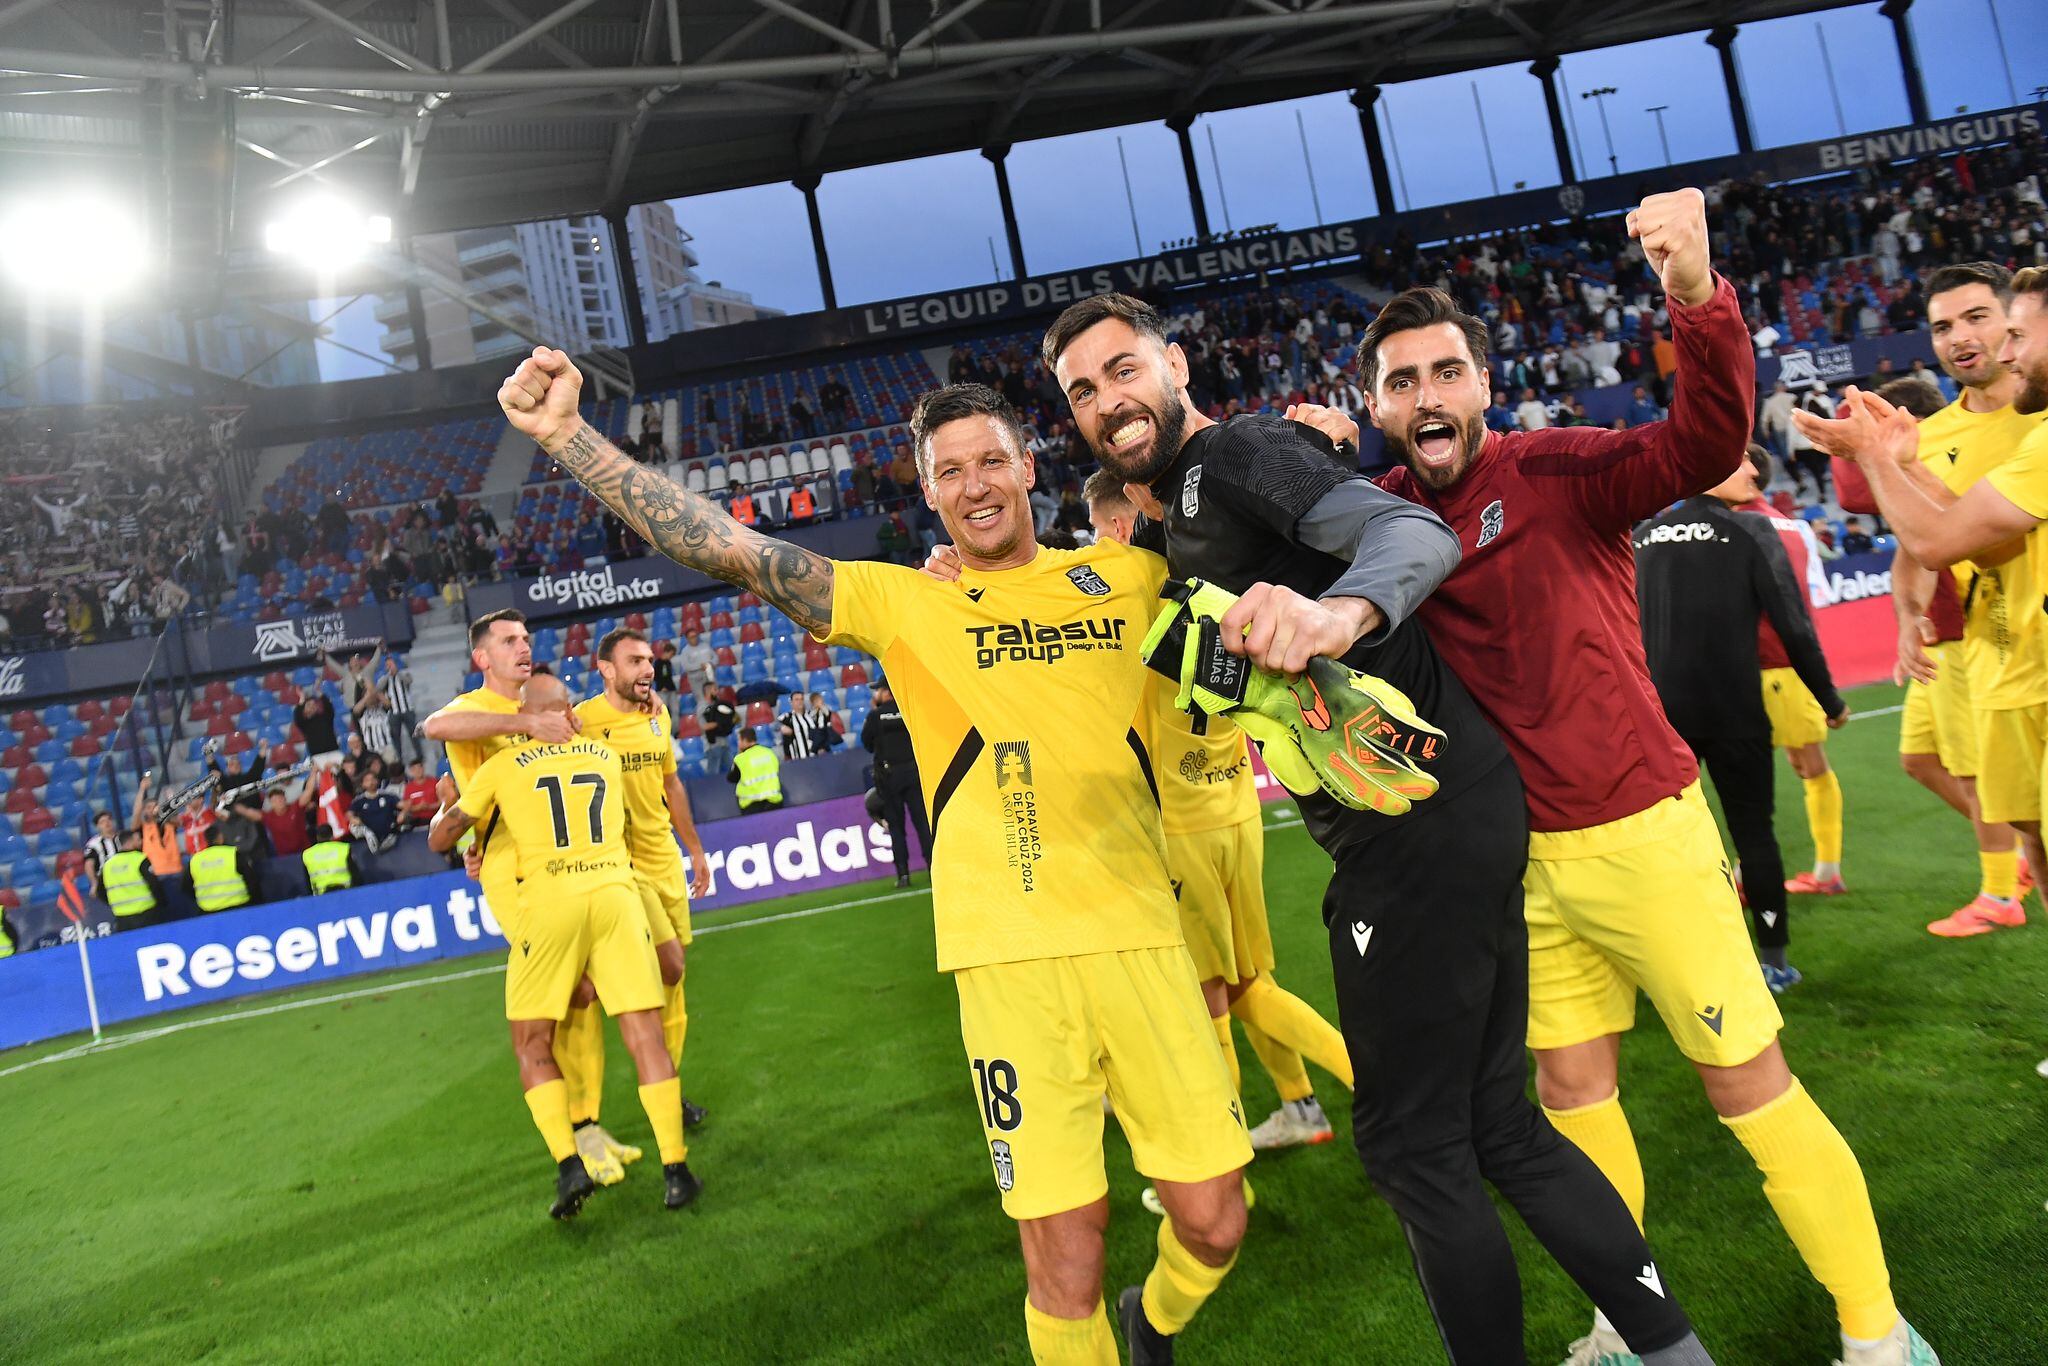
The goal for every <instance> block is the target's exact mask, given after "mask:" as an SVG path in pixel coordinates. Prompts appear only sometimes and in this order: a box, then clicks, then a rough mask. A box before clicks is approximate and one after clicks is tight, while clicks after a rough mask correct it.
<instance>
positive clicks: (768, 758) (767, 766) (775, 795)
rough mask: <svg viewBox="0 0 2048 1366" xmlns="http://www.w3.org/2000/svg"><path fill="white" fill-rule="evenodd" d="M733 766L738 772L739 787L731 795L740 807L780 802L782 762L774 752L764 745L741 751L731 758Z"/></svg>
mask: <svg viewBox="0 0 2048 1366" xmlns="http://www.w3.org/2000/svg"><path fill="white" fill-rule="evenodd" d="M733 764H734V766H735V767H737V768H738V769H739V771H740V781H739V787H738V788H737V790H736V791H735V792H734V794H733V795H734V796H736V797H737V798H739V803H740V805H741V806H752V805H753V804H754V803H755V802H777V801H781V800H782V761H781V760H780V759H778V758H776V757H775V751H774V750H772V749H770V748H768V746H766V745H755V746H754V747H753V748H751V749H743V750H741V751H740V752H739V753H738V754H737V755H735V756H734V757H733Z"/></svg>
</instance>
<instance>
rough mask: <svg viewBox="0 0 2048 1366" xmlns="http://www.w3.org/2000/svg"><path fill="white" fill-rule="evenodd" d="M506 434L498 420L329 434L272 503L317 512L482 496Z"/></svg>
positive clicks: (277, 488) (273, 491)
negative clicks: (446, 494) (448, 494)
mask: <svg viewBox="0 0 2048 1366" xmlns="http://www.w3.org/2000/svg"><path fill="white" fill-rule="evenodd" d="M504 431H505V427H504V423H503V421H502V420H500V419H499V418H498V417H497V416H496V415H495V414H493V415H489V416H484V417H471V418H461V419H458V420H454V421H449V422H439V423H436V424H434V425H433V426H431V427H426V428H421V429H415V428H410V427H406V428H394V429H392V430H388V431H381V432H365V433H363V434H361V435H357V436H323V437H321V438H319V439H318V440H316V441H314V442H312V443H311V444H310V445H308V446H307V447H306V449H305V451H304V453H302V454H301V455H300V456H299V458H298V459H297V460H296V461H294V462H293V463H292V465H291V467H290V468H289V469H287V470H286V471H285V473H284V474H283V475H282V476H280V477H279V478H278V480H277V481H276V482H275V483H273V484H272V485H271V486H270V487H269V488H267V489H265V490H264V493H263V501H264V505H265V506H266V507H269V508H270V509H271V510H272V511H282V510H283V509H285V508H297V509H298V510H299V511H301V512H305V513H309V514H310V513H312V512H314V511H316V510H317V509H318V508H319V507H320V505H321V504H322V503H324V502H326V501H327V500H328V499H329V498H333V499H335V500H336V501H337V502H339V503H340V504H341V505H342V506H343V507H344V508H372V507H387V506H391V505H394V504H406V503H419V502H424V501H426V500H428V499H431V498H436V497H439V496H440V494H441V493H442V492H443V491H444V490H452V491H454V492H456V493H475V492H476V491H477V490H478V489H479V488H481V487H482V486H483V480H484V472H485V470H487V469H488V468H489V467H490V463H491V456H492V455H493V453H495V452H496V450H497V449H498V441H499V439H500V438H501V437H502V436H503V435H504Z"/></svg>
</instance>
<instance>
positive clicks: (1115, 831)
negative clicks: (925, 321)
mask: <svg viewBox="0 0 2048 1366" xmlns="http://www.w3.org/2000/svg"><path fill="white" fill-rule="evenodd" d="M581 388H582V376H581V375H580V374H578V373H577V371H576V368H575V367H574V365H572V364H571V363H570V360H569V358H568V356H567V355H565V354H563V353H562V352H560V351H557V350H552V349H549V348H537V349H536V350H535V352H534V353H533V355H532V356H531V357H529V358H528V359H526V360H524V361H522V362H521V363H520V365H519V367H518V370H517V371H516V372H515V373H514V374H513V375H512V376H511V377H510V378H509V379H508V380H506V382H505V383H504V385H502V386H501V387H500V389H499V391H498V402H499V405H500V406H501V407H502V408H503V409H504V410H505V413H506V416H507V418H508V419H509V420H510V421H511V423H512V425H513V426H514V427H515V428H516V429H517V430H519V431H521V432H523V433H525V434H526V435H527V436H529V437H531V438H532V439H533V440H534V441H535V442H537V443H538V444H539V445H540V447H541V448H542V449H543V450H545V451H547V452H548V453H549V454H550V455H552V456H553V457H554V458H555V459H556V460H557V461H558V462H560V463H561V464H562V466H563V467H564V468H566V469H567V470H568V471H569V472H570V473H571V474H572V475H574V476H575V477H576V478H577V479H578V480H580V481H582V483H583V484H584V485H585V486H586V487H588V488H589V489H590V490H591V491H592V492H593V493H595V494H596V495H597V496H598V497H599V498H600V499H602V500H603V501H604V502H605V503H606V504H607V505H608V506H610V507H611V508H612V510H613V511H614V512H616V513H618V515H619V516H621V517H623V518H624V519H625V521H626V522H627V524H628V525H630V526H632V527H633V528H634V530H635V531H637V532H639V533H640V534H641V535H642V536H644V537H645V538H646V539H647V540H648V541H649V543H650V544H652V545H654V546H655V547H656V548H658V549H660V550H661V551H663V552H664V553H666V554H668V555H669V556H671V557H672V558H674V559H676V560H677V561H678V562H679V563H683V564H686V565H689V566H691V567H693V568H696V569H700V570H702V571H704V572H705V573H708V574H711V575H714V576H716V577H718V578H721V579H724V580H726V581H727V582H730V583H734V584H737V585H743V586H745V587H747V588H750V589H752V590H753V591H754V592H756V593H758V594H760V595H761V596H762V597H763V598H765V599H767V600H768V601H770V602H772V603H774V604H775V605H776V606H778V607H780V608H781V609H782V610H783V611H785V612H787V613H788V614H789V615H790V616H791V617H792V618H793V619H795V620H796V621H797V622H798V623H799V624H800V625H802V626H804V627H806V628H807V629H809V630H810V631H811V632H812V633H813V634H814V635H816V636H818V637H820V638H823V639H826V640H829V641H834V642H843V643H847V644H851V645H855V646H857V647H859V648H861V649H864V650H867V651H868V652H870V653H872V654H874V655H876V656H878V657H879V658H880V660H881V663H882V666H883V668H884V669H885V670H886V672H887V673H888V676H889V681H890V683H891V685H892V686H893V688H894V689H895V692H896V695H897V697H898V698H899V699H900V700H901V702H902V706H903V715H904V718H905V720H906V722H907V723H908V724H909V727H910V732H911V740H912V744H913V746H914V748H915V749H916V752H917V757H918V768H919V771H920V773H921V774H922V775H923V782H924V783H925V786H926V795H927V797H928V798H929V803H928V804H929V808H930V810H931V813H932V815H931V820H932V826H933V849H932V854H933V867H932V901H933V912H934V920H935V929H936V942H937V948H938V958H939V963H938V965H939V968H940V970H941V971H946V972H950V973H952V975H953V978H954V982H955V986H956V988H957V990H958V993H959V998H960V1021H961V1035H962V1039H963V1042H964V1043H965V1044H966V1051H967V1058H968V1069H967V1074H968V1075H969V1076H970V1077H971V1081H972V1085H973V1088H974V1094H975V1104H976V1108H977V1110H978V1112H979V1118H980V1120H981V1124H982V1129H983V1133H984V1136H985V1138H986V1140H987V1143H988V1148H987V1152H988V1157H989V1161H990V1166H991V1169H992V1171H993V1173H994V1176H995V1182H996V1186H997V1188H998V1189H999V1190H1000V1191H1001V1193H1002V1201H1003V1207H1004V1210H1005V1212H1006V1213H1008V1214H1009V1215H1010V1216H1011V1217H1012V1218H1014V1219H1015V1220H1017V1221H1018V1232H1019V1237H1020V1241H1021V1243H1022V1245H1023V1252H1024V1264H1025V1275H1026V1281H1027V1283H1028V1287H1029V1288H1028V1294H1027V1298H1026V1301H1025V1305H1024V1319H1025V1326H1026V1330H1027V1333H1028V1335H1029V1338H1030V1343H1031V1350H1032V1354H1033V1356H1034V1357H1036V1358H1037V1359H1038V1360H1039V1361H1041V1362H1057V1363H1090V1364H1091V1366H1094V1364H1100V1366H1110V1364H1111V1363H1115V1362H1116V1361H1117V1360H1118V1354H1117V1349H1116V1342H1115V1338H1114V1336H1113V1335H1112V1333H1111V1330H1110V1327H1109V1321H1108V1317H1107V1315H1106V1314H1105V1313H1104V1310H1103V1297H1102V1278H1103V1275H1104V1270H1105V1260H1106V1248H1105V1243H1104V1237H1103V1232H1104V1229H1105V1227H1106V1226H1107V1223H1108V1218H1109V1205H1108V1199H1107V1196H1108V1181H1107V1176H1106V1173H1105V1171H1104V1168H1103V1148H1102V1123H1103V1113H1102V1106H1101V1101H1102V1098H1103V1096H1104V1095H1105V1094H1107V1095H1109V1096H1110V1097H1111V1098H1112V1100H1113V1101H1114V1103H1115V1108H1116V1114H1117V1116H1118V1119H1119V1122H1120V1123H1121V1124H1122V1126H1123V1128H1124V1130H1125V1132H1126V1134H1127V1135H1128V1136H1129V1138H1130V1140H1131V1149H1132V1153H1133V1157H1134V1159H1135V1162H1136V1165H1137V1167H1138V1169H1139V1170H1140V1171H1141V1172H1143V1173H1144V1174H1145V1175H1146V1176H1148V1177H1150V1178H1151V1179H1152V1181H1153V1183H1154V1185H1155V1186H1156V1188H1157V1189H1158V1191H1159V1195H1160V1197H1161V1199H1162V1201H1163V1202H1164V1204H1165V1207H1166V1209H1167V1212H1168V1217H1167V1218H1166V1219H1164V1220H1162V1221H1161V1223H1160V1225H1159V1235H1158V1249H1159V1255H1158V1260H1157V1261H1156V1263H1155V1264H1154V1266H1153V1268H1152V1271H1151V1273H1150V1274H1149V1275H1148V1276H1147V1277H1146V1278H1145V1281H1144V1284H1143V1286H1142V1288H1141V1287H1139V1286H1136V1285H1133V1286H1131V1287H1129V1288H1128V1289H1127V1290H1125V1292H1124V1293H1123V1295H1122V1296H1121V1297H1120V1298H1119V1301H1118V1314H1119V1317H1120V1319H1121V1321H1122V1324H1123V1327H1124V1330H1125V1333H1126V1336H1127V1338H1128V1339H1129V1341H1130V1344H1131V1356H1132V1360H1133V1361H1136V1362H1160V1361H1171V1360H1172V1358H1173V1347H1174V1342H1175V1336H1174V1335H1176V1334H1178V1333H1179V1332H1180V1331H1181V1330H1182V1329H1183V1328H1184V1327H1185V1326H1186V1325H1187V1323H1188V1322H1189V1321H1190V1320H1191V1319H1192V1318H1193V1317H1194V1316H1195V1314H1196V1312H1197V1311H1198V1310H1199V1309H1200V1308H1201V1306H1202V1304H1203V1303H1204V1302H1205V1301H1206V1300H1207V1299H1208V1298H1209V1296H1210V1295H1211V1294H1212V1293H1214V1291H1215V1290H1216V1289H1217V1288H1218V1287H1219V1286H1220V1285H1221V1284H1222V1282H1223V1279H1224V1277H1225V1275H1226V1274H1227V1273H1228V1272H1229V1270H1230V1268H1231V1266H1232V1265H1233V1264H1234V1263H1235V1261H1236V1258H1237V1247H1238V1243H1239V1242H1240V1240H1241V1239H1242V1238H1243V1236H1244V1227H1245V1208H1244V1191H1243V1179H1242V1177H1241V1175H1240V1173H1241V1171H1242V1169H1243V1167H1244V1166H1245V1164H1246V1162H1248V1161H1249V1160H1250V1157H1251V1145H1250V1143H1249V1141H1248V1139H1247V1138H1246V1135H1245V1131H1244V1119H1243V1114H1242V1111H1241V1109H1240V1107H1239V1105H1238V1102H1237V1098H1236V1096H1235V1095H1234V1094H1233V1093H1232V1090H1231V1085H1230V1077H1229V1075H1228V1073H1227V1072H1226V1071H1225V1069H1224V1066H1223V1060H1222V1058H1221V1056H1220V1055H1219V1054H1218V1052H1217V1048H1216V1037H1215V1033H1214V1031H1213V1030H1212V1028H1211V1027H1210V1025H1209V1022H1208V1020H1207V1018H1206V1016H1205V1012H1204V1011H1203V1009H1202V1005H1201V1001H1200V998H1199V986H1198V984H1197V979H1196V977H1195V969H1194V964H1193V963H1192V961H1191V960H1190V959H1189V958H1188V954H1187V949H1186V948H1185V946H1184V945H1183V943H1182V939H1181V933H1180V924H1179V919H1178V917H1177V915H1176V914H1175V911H1174V905H1173V894H1172V891H1171V888H1170V885H1169V882H1168V878H1167V873H1166V856H1165V846H1164V837H1163V835H1162V833H1161V830H1160V824H1159V807H1158V797H1157V793H1156V785H1155V782H1154V777H1153V769H1152V764H1151V758H1150V752H1149V745H1148V739H1147V737H1148V736H1149V735H1150V734H1151V733H1152V732H1153V729H1154V725H1155V715H1154V709H1153V708H1152V707H1151V706H1150V705H1149V701H1150V698H1149V693H1148V691H1147V688H1146V682H1145V679H1146V673H1147V670H1146V668H1145V666H1144V663H1143V661H1142V659H1141V657H1140V654H1139V645H1140V643H1141V642H1142V641H1143V639H1144V637H1145V634H1146V631H1147V628H1148V627H1149V625H1150V623H1151V620H1152V616H1153V614H1154V611H1155V608H1156V605H1157V600H1158V591H1159V588H1160V585H1161V583H1162V582H1163V579H1164V576H1165V572H1166V566H1165V564H1164V562H1163V561H1160V560H1159V559H1157V558H1156V557H1154V556H1149V555H1141V554H1136V553H1134V552H1132V551H1130V550H1128V549H1126V548H1125V547H1123V546H1120V545H1117V544H1115V543H1114V542H1105V543H1103V544H1101V545H1098V546H1094V547H1090V548H1089V549H1087V550H1081V551H1053V550H1042V549H1041V548H1040V547H1039V546H1038V544H1037V543H1036V542H1035V541H1034V540H1033V539H1032V534H1031V533H1032V518H1031V508H1030V504H1029V502H1028V501H1027V494H1028V492H1029V490H1030V487H1031V483H1032V478H1033V474H1032V469H1033V467H1032V461H1031V456H1030V453H1029V451H1028V450H1027V449H1026V448H1025V445H1024V441H1023V437H1022V432H1021V429H1020V428H1019V426H1018V423H1017V420H1016V416H1015V414H1014V413H1013V412H1012V411H1011V410H1010V408H1009V405H1008V404H1007V403H1005V402H1004V401H1003V400H1002V397H1001V396H1000V395H998V394H996V393H994V392H993V391H991V390H988V389H986V388H984V387H982V386H979V385H956V386H951V387H949V388H947V389H943V390H939V391H937V392H936V393H934V394H930V395H927V396H926V397H925V399H924V400H922V401H921V402H920V404H919V407H918V412H917V415H916V418H915V419H914V421H913V425H912V430H913V433H914V435H915V437H916V449H917V458H918V465H919V474H920V476H921V482H922V484H923V488H924V494H925V499H926V501H927V503H929V504H930V505H931V506H932V507H933V508H934V509H935V510H936V511H937V512H938V513H939V516H940V518H941V519H942V520H943V521H944V523H945V526H946V529H947V531H948V532H950V533H951V535H952V537H953V539H954V541H955V543H956V544H957V545H958V546H959V547H960V553H961V557H962V559H963V561H964V565H965V568H964V572H963V575H962V580H961V582H960V583H959V584H957V585H955V584H945V583H940V582H938V581H936V580H934V579H930V578H927V577H925V576H924V575H921V574H919V573H918V572H917V571H915V570H912V569H909V568H906V567H903V566H900V565H889V564H878V563H865V562H861V563H846V562H835V561H832V560H828V559H825V558H824V557H822V556H820V555H817V554H814V553H813V552H811V551H809V550H806V549H804V548H802V547H800V546H796V545H791V544H788V543H786V542H781V541H776V540H773V539H771V538H768V537H765V536H762V535H760V534H758V533H757V532H755V531H753V530H752V529H751V528H748V527H745V526H742V525H740V524H739V523H738V522H735V521H734V520H733V519H732V518H731V517H730V516H728V515H727V514H726V512H725V511H724V510H723V509H722V508H720V507H719V506H718V505H717V504H716V503H713V502H712V501H710V500H709V499H706V498H704V497H701V496H699V495H697V494H694V493H691V492H690V491H688V490H687V489H685V488H683V487H682V486H681V485H679V484H677V483H676V482H675V481H673V480H671V479H669V478H667V477H666V476H664V475H663V474H662V473H661V472H660V471H658V470H655V469H652V468H649V467H648V466H645V465H642V464H641V463H640V462H638V461H636V460H634V459H632V458H631V457H629V456H626V455H624V454H622V453H621V452H620V451H619V450H618V449H617V448H616V447H615V446H613V445H612V444H611V443H610V442H608V441H606V440H605V439H604V437H603V436H601V435H600V434H599V433H598V432H596V431H595V430H594V429H592V428H591V427H590V426H589V425H588V424H587V423H586V422H584V421H583V419H582V417H581V416H580V415H579V413H578V411H577V402H578V399H579V396H580V391H581ZM1019 698H1028V699H1029V704H1028V705H1019V704H1018V701H1017V699H1019Z"/></svg>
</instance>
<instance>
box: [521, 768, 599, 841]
mask: <svg viewBox="0 0 2048 1366" xmlns="http://www.w3.org/2000/svg"><path fill="white" fill-rule="evenodd" d="M534 786H536V787H538V788H539V789H540V790H541V791H543V792H545V793H547V794H548V814H549V815H551V816H553V817H554V818H555V848H557V849H567V848H568V847H569V846H570V843H571V841H570V839H569V808H568V805H567V803H566V802H564V801H563V798H562V780H561V778H560V777H559V776H558V775H556V774H553V773H549V774H544V775H542V776H541V777H539V778H537V779H535V780H534ZM569 786H570V787H587V788H589V789H590V809H589V812H588V813H587V814H588V815H589V818H590V843H591V844H592V845H593V846H598V845H602V844H603V843H604V789H605V782H604V775H603V774H602V773H578V774H576V775H575V776H574V777H572V778H570V779H569Z"/></svg>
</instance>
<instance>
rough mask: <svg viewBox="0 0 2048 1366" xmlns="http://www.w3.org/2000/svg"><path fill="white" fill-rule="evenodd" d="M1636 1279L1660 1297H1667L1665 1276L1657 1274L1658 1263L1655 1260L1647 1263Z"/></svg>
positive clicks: (1644, 1287)
mask: <svg viewBox="0 0 2048 1366" xmlns="http://www.w3.org/2000/svg"><path fill="white" fill-rule="evenodd" d="M1636 1280H1637V1281H1639V1282H1640V1283H1641V1284H1642V1287H1643V1289H1645V1290H1647V1291H1649V1292H1650V1293H1651V1294H1652V1295H1655V1296H1656V1297H1657V1298H1658V1299H1660V1300H1661V1299H1665V1298H1667V1297H1666V1295H1665V1294H1664V1278H1663V1277H1661V1276H1659V1275H1658V1274H1657V1264H1656V1263H1655V1262H1650V1263H1647V1264H1646V1265H1645V1266H1644V1267H1643V1269H1642V1271H1641V1272H1640V1273H1638V1274H1637V1276H1636Z"/></svg>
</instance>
